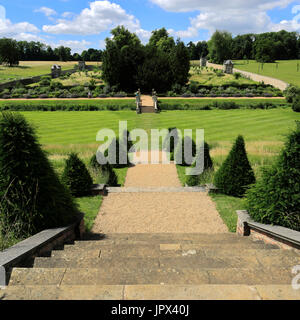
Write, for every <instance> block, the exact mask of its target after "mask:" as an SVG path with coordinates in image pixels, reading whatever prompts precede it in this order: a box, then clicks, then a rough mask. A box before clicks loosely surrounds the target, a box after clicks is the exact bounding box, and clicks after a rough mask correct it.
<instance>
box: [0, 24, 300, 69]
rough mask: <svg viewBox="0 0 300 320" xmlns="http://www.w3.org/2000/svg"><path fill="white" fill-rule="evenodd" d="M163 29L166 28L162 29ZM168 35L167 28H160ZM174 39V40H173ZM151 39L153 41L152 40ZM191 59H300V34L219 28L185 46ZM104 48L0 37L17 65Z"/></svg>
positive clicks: (2, 49) (91, 54) (3, 52)
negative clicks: (75, 48)
mask: <svg viewBox="0 0 300 320" xmlns="http://www.w3.org/2000/svg"><path fill="white" fill-rule="evenodd" d="M160 30H163V29H160ZM156 31H157V34H162V33H161V32H163V33H164V34H165V35H166V31H165V29H164V31H159V30H156ZM169 41H171V42H172V40H169ZM150 42H151V41H150ZM150 42H149V43H150ZM185 47H186V48H187V50H188V54H189V57H190V60H198V59H199V58H200V57H208V58H209V59H210V60H211V62H215V63H223V62H224V61H225V60H228V59H233V60H234V59H236V60H242V59H244V60H256V61H258V62H274V61H276V60H289V59H299V58H300V37H299V33H297V32H288V31H285V30H281V31H279V32H267V33H261V34H254V33H249V34H243V35H237V36H236V37H233V36H232V34H231V33H229V32H227V31H220V30H217V31H216V32H215V33H214V34H213V35H212V37H211V39H210V40H209V41H198V42H197V43H194V42H189V43H188V44H187V45H186V46H185ZM102 59H103V51H102V50H97V49H93V48H90V49H88V50H85V51H83V52H82V53H81V54H78V53H74V54H72V53H71V49H70V48H68V47H64V46H60V47H58V48H54V49H53V48H52V47H51V46H49V45H46V44H43V43H41V42H34V41H30V42H28V41H16V40H13V39H7V38H2V39H0V63H5V64H8V65H16V64H18V61H20V60H21V61H56V60H59V61H80V60H83V61H102Z"/></svg>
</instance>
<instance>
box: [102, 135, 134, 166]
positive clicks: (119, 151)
mask: <svg viewBox="0 0 300 320" xmlns="http://www.w3.org/2000/svg"><path fill="white" fill-rule="evenodd" d="M119 141H120V143H119ZM123 141H124V140H123V139H121V140H119V139H113V141H112V142H111V144H110V145H109V147H108V149H107V150H106V151H105V153H104V156H105V157H107V159H108V162H109V164H110V165H111V166H112V167H113V168H124V167H127V166H128V165H129V159H128V152H127V148H126V146H125V145H124V143H123ZM114 146H116V148H115V147H114ZM110 150H111V151H112V152H109V151H110ZM120 159H122V160H123V161H120Z"/></svg>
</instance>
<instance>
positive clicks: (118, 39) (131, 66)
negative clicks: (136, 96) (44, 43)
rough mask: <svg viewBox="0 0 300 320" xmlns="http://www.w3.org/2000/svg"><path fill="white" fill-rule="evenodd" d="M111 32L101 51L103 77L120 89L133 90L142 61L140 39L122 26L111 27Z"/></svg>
mask: <svg viewBox="0 0 300 320" xmlns="http://www.w3.org/2000/svg"><path fill="white" fill-rule="evenodd" d="M111 34H112V36H113V37H112V39H109V38H107V39H106V49H105V51H104V52H103V65H102V70H103V79H104V80H105V81H106V82H107V83H109V84H110V85H111V86H117V87H119V88H120V89H122V90H127V91H132V90H135V89H136V85H137V73H138V71H137V70H138V66H139V65H140V64H141V63H142V61H143V47H142V44H141V41H140V40H139V38H138V37H137V36H136V34H134V33H131V32H130V31H129V30H127V29H125V28H124V27H123V26H121V27H117V28H115V29H113V30H112V31H111Z"/></svg>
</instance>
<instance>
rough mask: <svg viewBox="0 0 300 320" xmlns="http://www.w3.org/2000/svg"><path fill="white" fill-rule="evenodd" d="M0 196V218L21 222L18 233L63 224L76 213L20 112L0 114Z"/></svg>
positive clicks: (64, 188) (66, 190) (25, 234)
mask: <svg viewBox="0 0 300 320" xmlns="http://www.w3.org/2000/svg"><path fill="white" fill-rule="evenodd" d="M0 198H1V200H2V201H1V210H0V216H1V220H2V221H4V223H5V224H6V225H8V226H9V225H10V226H13V225H15V224H19V225H21V229H20V230H19V233H20V234H18V235H17V236H20V237H22V236H25V237H26V236H29V235H32V234H34V233H37V232H40V231H42V230H44V229H48V228H57V227H63V226H66V225H68V224H71V223H73V222H74V221H75V220H76V218H77V217H78V216H79V211H78V208H77V205H76V204H75V203H74V201H73V199H72V197H71V195H70V193H69V191H68V189H67V188H66V187H65V186H64V185H63V184H62V183H61V182H60V180H59V178H58V176H57V175H56V173H55V171H54V169H53V167H52V166H51V164H50V162H49V160H48V158H47V155H46V154H45V152H44V151H43V150H42V148H41V146H40V144H39V143H38V140H37V137H36V133H35V130H34V129H33V128H32V127H31V126H30V125H29V124H28V123H27V121H26V120H25V118H24V117H23V116H22V115H20V114H11V113H6V112H5V113H2V115H1V116H0Z"/></svg>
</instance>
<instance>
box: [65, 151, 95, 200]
mask: <svg viewBox="0 0 300 320" xmlns="http://www.w3.org/2000/svg"><path fill="white" fill-rule="evenodd" d="M62 181H63V182H64V183H65V185H66V186H67V187H68V188H69V190H70V192H71V194H72V195H74V196H75V197H81V196H86V195H89V194H90V191H91V187H92V185H93V180H92V178H91V176H90V174H89V172H88V170H87V168H86V166H85V164H84V163H83V162H82V161H81V160H80V159H79V158H78V155H77V154H76V153H71V154H70V155H69V158H68V159H67V160H66V165H65V169H64V172H63V174H62Z"/></svg>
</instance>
